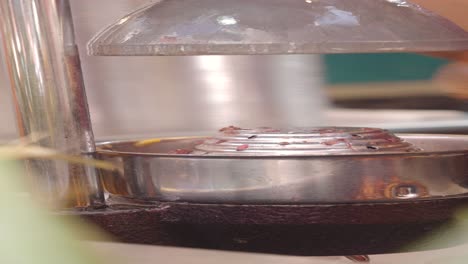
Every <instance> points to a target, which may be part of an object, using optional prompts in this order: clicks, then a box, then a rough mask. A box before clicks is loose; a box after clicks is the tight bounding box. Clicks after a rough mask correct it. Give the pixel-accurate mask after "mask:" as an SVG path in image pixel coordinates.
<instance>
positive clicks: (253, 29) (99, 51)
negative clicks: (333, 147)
mask: <svg viewBox="0 0 468 264" xmlns="http://www.w3.org/2000/svg"><path fill="white" fill-rule="evenodd" d="M88 48H89V53H90V54H91V55H119V56H122V55H131V56H135V55H208V54H288V53H289V54H291V53H362V52H427V51H454V50H466V49H468V32H466V31H465V30H463V29H462V28H460V27H458V26H457V25H455V24H454V23H452V22H450V21H448V20H447V19H445V18H442V17H440V16H438V15H436V14H434V13H431V12H429V11H427V10H425V9H423V8H421V7H419V6H418V5H415V4H412V3H409V2H407V1H403V0H235V1H234V0H161V1H158V2H157V3H153V4H151V5H150V6H147V7H145V8H142V9H140V10H138V11H136V12H134V13H132V14H130V15H128V16H126V17H124V18H122V19H120V20H119V21H118V22H116V23H115V24H113V25H111V26H110V27H108V28H106V29H105V30H104V31H102V32H101V33H99V34H98V35H97V36H95V37H94V38H93V39H92V40H91V42H90V44H89V47H88Z"/></svg>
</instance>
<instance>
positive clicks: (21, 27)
mask: <svg viewBox="0 0 468 264" xmlns="http://www.w3.org/2000/svg"><path fill="white" fill-rule="evenodd" d="M0 17H1V25H0V27H1V33H2V40H3V47H4V52H5V62H6V64H7V69H8V73H9V76H10V79H11V83H12V89H13V95H14V104H15V109H16V113H17V122H18V126H19V132H20V135H21V136H33V135H45V136H47V137H46V138H45V139H41V140H40V141H39V144H40V145H42V146H45V147H49V148H54V149H56V150H59V151H62V152H65V153H67V154H74V155H80V154H83V155H85V156H90V157H92V156H93V155H94V152H95V146H94V139H93V133H92V129H91V124H90V118H89V113H88V106H87V101H86V95H85V91H84V86H83V80H82V76H81V69H80V61H79V55H78V50H77V48H76V45H75V40H74V33H73V23H72V20H71V19H72V17H71V12H70V6H69V2H68V0H5V1H1V2H0ZM28 168H29V169H30V170H31V171H30V173H31V175H34V177H33V178H34V179H35V183H36V186H37V188H38V189H39V190H38V191H40V192H41V194H42V195H44V196H45V198H46V200H49V201H51V202H59V203H60V202H67V204H66V206H67V207H89V206H102V205H103V203H104V199H103V193H102V188H101V185H100V183H99V181H98V175H97V173H98V172H97V171H96V170H95V169H93V168H89V167H86V166H81V165H73V164H67V163H65V162H51V161H40V160H35V161H29V162H28Z"/></svg>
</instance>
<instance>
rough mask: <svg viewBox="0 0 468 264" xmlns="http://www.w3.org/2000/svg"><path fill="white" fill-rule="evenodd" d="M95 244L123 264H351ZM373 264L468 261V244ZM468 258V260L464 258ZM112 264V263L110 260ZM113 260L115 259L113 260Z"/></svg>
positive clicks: (334, 260)
mask: <svg viewBox="0 0 468 264" xmlns="http://www.w3.org/2000/svg"><path fill="white" fill-rule="evenodd" d="M91 247H92V248H94V249H95V250H97V251H98V252H100V254H103V256H104V257H105V258H106V259H108V260H110V261H112V260H118V261H119V263H122V264H127V263H128V264H153V263H170V264H186V263H190V264H220V263H222V264H231V263H232V264H239V263H242V264H254V263H255V264H262V263H265V264H341V263H343V264H346V263H348V264H350V263H352V261H350V260H348V259H346V258H345V257H294V256H280V255H270V254H252V253H238V252H225V251H215V250H201V249H187V248H174V247H161V246H146V245H134V244H119V243H91ZM370 258H371V262H370V263H373V264H396V263H399V264H406V263H411V264H461V263H468V245H463V246H459V247H454V248H449V249H443V250H434V251H426V252H416V253H404V254H388V255H373V256H370ZM463 260H465V261H463ZM109 263H111V262H109ZM112 263H113V262H112Z"/></svg>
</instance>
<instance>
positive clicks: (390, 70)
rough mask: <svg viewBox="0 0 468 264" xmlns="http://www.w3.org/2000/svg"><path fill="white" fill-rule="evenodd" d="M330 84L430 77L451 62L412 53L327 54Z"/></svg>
mask: <svg viewBox="0 0 468 264" xmlns="http://www.w3.org/2000/svg"><path fill="white" fill-rule="evenodd" d="M324 61H325V67H326V80H327V83H328V84H347V83H349V84H351V83H366V82H392V81H420V80H429V79H431V78H432V76H433V75H434V73H435V72H436V71H437V70H438V69H439V67H441V66H443V65H445V64H447V63H448V61H446V60H443V59H438V58H432V57H428V56H422V55H417V54H409V53H382V54H380V53H379V54H331V55H325V59H324Z"/></svg>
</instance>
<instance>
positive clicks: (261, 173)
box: [99, 135, 468, 204]
mask: <svg viewBox="0 0 468 264" xmlns="http://www.w3.org/2000/svg"><path fill="white" fill-rule="evenodd" d="M397 136H399V137H401V138H402V139H403V140H405V141H407V142H409V143H411V144H413V145H415V146H416V147H418V148H420V149H423V151H419V152H404V151H402V152H400V153H386V152H381V153H379V152H378V151H377V152H359V151H358V152H356V153H352V152H349V153H342V154H341V155H311V156H310V155H288V156H281V155H265V156H252V155H247V156H244V155H238V156H224V155H198V154H177V153H174V152H172V151H173V150H177V149H193V147H194V146H196V145H199V144H200V140H204V138H185V139H165V140H164V139H159V140H156V141H155V140H154V139H153V141H127V142H105V143H101V144H100V145H99V156H100V157H101V158H102V159H104V160H108V161H112V162H115V163H116V164H118V165H119V167H120V169H119V171H116V172H113V173H107V174H106V175H105V176H104V178H103V179H104V185H105V188H106V190H107V191H108V192H109V193H111V194H114V195H119V196H123V197H127V198H134V199H138V200H146V201H154V200H166V201H167V200H169V201H188V202H205V203H220V202H222V203H245V204H248V203H268V204H283V203H284V204H287V203H296V204H297V203H343V202H345V203H349V202H371V201H372V202H378V201H381V202H383V201H396V200H399V201H407V200H411V199H441V198H446V197H452V196H457V195H466V194H467V193H468V189H467V188H468V177H467V175H468V174H467V171H468V163H467V154H468V137H467V136H445V135H397ZM142 142H143V143H144V144H143V143H142ZM151 142H153V143H152V144H151ZM155 142H156V143H155Z"/></svg>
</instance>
